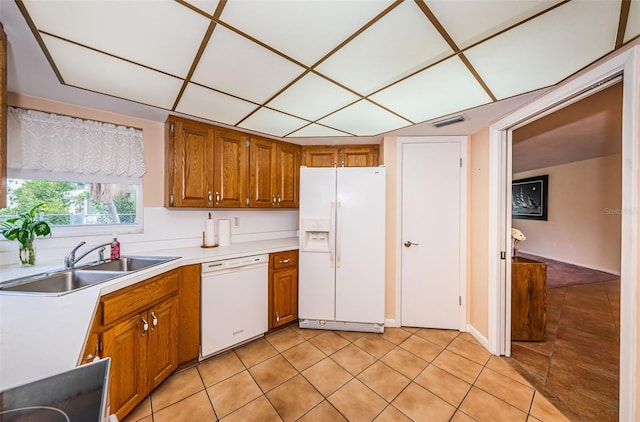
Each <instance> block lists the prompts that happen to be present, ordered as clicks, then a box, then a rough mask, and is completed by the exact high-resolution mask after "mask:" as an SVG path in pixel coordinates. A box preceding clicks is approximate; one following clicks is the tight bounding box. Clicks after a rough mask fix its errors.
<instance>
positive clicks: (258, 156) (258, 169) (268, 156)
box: [249, 138, 277, 208]
mask: <svg viewBox="0 0 640 422" xmlns="http://www.w3.org/2000/svg"><path fill="white" fill-rule="evenodd" d="M249 154H250V156H251V166H250V174H249V189H250V190H249V206H250V207H254V208H256V207H257V208H266V207H269V208H270V207H274V206H276V205H277V203H276V195H275V186H274V185H275V181H276V145H275V143H274V142H273V141H270V140H267V139H260V138H252V139H251V147H250V148H249Z"/></svg>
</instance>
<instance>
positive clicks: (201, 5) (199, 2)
mask: <svg viewBox="0 0 640 422" xmlns="http://www.w3.org/2000/svg"><path fill="white" fill-rule="evenodd" d="M186 2H187V3H189V4H191V5H192V6H195V7H197V8H198V9H200V10H202V11H203V12H205V13H207V14H209V15H211V16H213V13H214V12H215V11H216V9H217V8H218V3H219V1H218V0H187V1H186Z"/></svg>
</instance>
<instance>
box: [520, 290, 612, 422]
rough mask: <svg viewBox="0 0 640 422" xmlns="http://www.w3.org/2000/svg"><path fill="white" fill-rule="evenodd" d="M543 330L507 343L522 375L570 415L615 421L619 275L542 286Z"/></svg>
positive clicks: (577, 418) (583, 418)
mask: <svg viewBox="0 0 640 422" xmlns="http://www.w3.org/2000/svg"><path fill="white" fill-rule="evenodd" d="M546 334H547V335H546V340H545V341H544V342H524V341H514V342H512V344H511V356H512V358H513V359H514V360H515V361H516V362H517V365H520V367H521V368H522V369H523V370H524V371H526V372H522V373H523V375H524V376H525V377H526V379H527V380H529V381H530V382H531V383H532V385H534V386H536V387H537V388H538V389H540V390H541V391H544V393H545V396H546V397H547V398H549V400H550V401H551V402H552V403H553V404H554V405H556V406H557V407H558V408H560V409H562V411H563V413H564V414H565V415H567V416H568V417H569V418H570V419H571V420H577V421H598V422H605V421H617V420H618V399H619V397H618V396H619V373H620V280H619V279H617V280H609V281H600V282H595V283H589V284H581V285H573V286H565V287H558V288H552V289H547V332H546ZM527 373H528V374H527ZM554 396H555V397H554Z"/></svg>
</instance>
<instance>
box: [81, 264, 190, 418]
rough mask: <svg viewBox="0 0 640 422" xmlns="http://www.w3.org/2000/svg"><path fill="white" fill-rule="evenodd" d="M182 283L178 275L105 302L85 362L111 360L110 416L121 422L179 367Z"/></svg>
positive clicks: (125, 290) (111, 296)
mask: <svg viewBox="0 0 640 422" xmlns="http://www.w3.org/2000/svg"><path fill="white" fill-rule="evenodd" d="M178 281H179V270H173V271H169V272H167V273H164V274H161V275H158V276H156V277H152V278H150V279H149V280H145V281H142V282H140V283H136V284H134V285H132V286H128V287H125V288H123V289H121V290H118V291H116V292H113V293H109V294H107V295H105V296H103V297H102V298H101V299H100V306H99V308H98V314H97V315H96V319H95V320H94V324H93V326H92V332H91V334H90V335H89V340H88V343H87V347H86V350H85V356H83V359H82V361H83V362H87V361H89V360H91V359H92V357H93V356H94V355H96V354H97V355H98V356H100V357H103V358H105V357H110V358H111V369H110V371H111V375H110V381H109V382H110V384H109V392H110V406H111V408H110V411H111V413H114V414H115V415H116V416H117V418H118V420H122V419H123V418H124V417H125V416H126V415H127V414H128V413H129V412H131V411H132V410H133V409H134V408H135V407H136V406H137V405H138V404H139V403H140V402H141V401H142V400H143V399H144V398H145V397H146V396H147V395H148V394H149V393H150V392H151V391H152V390H153V389H154V388H156V387H157V386H158V385H159V384H160V383H161V382H162V381H164V380H165V379H166V378H167V377H168V376H169V375H170V374H171V373H172V372H173V371H174V370H175V369H176V368H177V367H178ZM96 352H97V353H96Z"/></svg>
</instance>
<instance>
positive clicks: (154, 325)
mask: <svg viewBox="0 0 640 422" xmlns="http://www.w3.org/2000/svg"><path fill="white" fill-rule="evenodd" d="M151 318H152V320H151V329H152V330H153V329H154V328H156V327H157V326H158V317H156V314H154V313H153V312H151Z"/></svg>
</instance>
